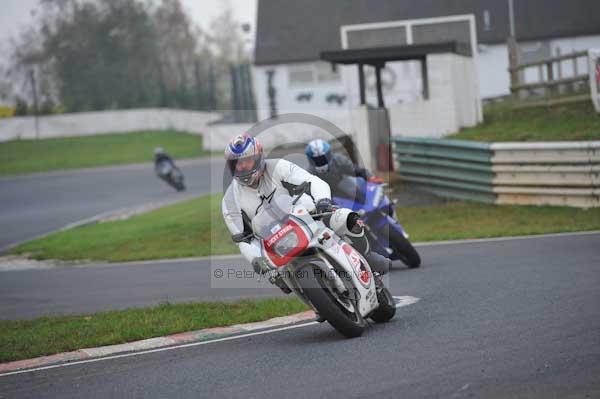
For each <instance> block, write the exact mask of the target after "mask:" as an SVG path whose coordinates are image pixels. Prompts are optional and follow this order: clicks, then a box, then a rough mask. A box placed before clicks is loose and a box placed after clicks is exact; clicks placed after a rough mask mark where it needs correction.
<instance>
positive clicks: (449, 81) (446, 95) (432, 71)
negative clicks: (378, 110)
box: [388, 54, 481, 137]
mask: <svg viewBox="0 0 600 399" xmlns="http://www.w3.org/2000/svg"><path fill="white" fill-rule="evenodd" d="M427 64H428V68H429V92H430V95H429V99H428V100H417V101H413V102H408V103H401V104H391V105H389V106H388V108H389V110H390V120H391V129H392V135H402V136H417V137H442V136H445V135H448V134H450V133H453V132H456V131H457V130H459V129H460V128H461V127H468V126H474V125H476V124H477V122H478V121H479V120H481V114H480V113H479V110H480V104H479V98H478V92H477V85H476V81H475V80H474V79H473V78H472V77H473V76H475V75H474V73H475V64H474V62H473V60H472V59H471V58H468V57H462V56H458V55H455V54H433V55H430V56H428V57H427Z"/></svg>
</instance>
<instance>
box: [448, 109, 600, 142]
mask: <svg viewBox="0 0 600 399" xmlns="http://www.w3.org/2000/svg"><path fill="white" fill-rule="evenodd" d="M447 138H450V139H462V140H477V141H489V142H491V141H562V140H565V141H569V140H600V114H598V113H596V112H595V111H594V107H593V106H592V103H591V101H590V102H585V103H578V104H570V105H564V106H554V107H551V108H532V109H523V110H513V109H512V108H511V104H510V102H505V103H498V104H491V105H488V106H486V107H485V108H484V122H483V123H481V124H479V125H477V126H475V127H472V128H466V129H462V130H461V131H460V132H458V133H456V134H453V135H451V136H448V137H447Z"/></svg>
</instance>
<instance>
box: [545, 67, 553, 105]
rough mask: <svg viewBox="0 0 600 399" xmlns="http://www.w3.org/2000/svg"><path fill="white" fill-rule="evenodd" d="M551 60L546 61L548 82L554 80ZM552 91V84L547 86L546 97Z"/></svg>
mask: <svg viewBox="0 0 600 399" xmlns="http://www.w3.org/2000/svg"><path fill="white" fill-rule="evenodd" d="M552 66H553V65H552V61H550V62H547V63H546V69H547V70H548V82H549V83H550V82H552V81H553V80H554V69H553V68H552ZM552 93H554V86H547V97H549V96H551V95H552Z"/></svg>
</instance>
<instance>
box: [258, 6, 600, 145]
mask: <svg viewBox="0 0 600 399" xmlns="http://www.w3.org/2000/svg"><path fill="white" fill-rule="evenodd" d="M514 3H515V27H516V35H517V40H518V42H519V45H520V50H521V62H528V61H534V60H538V59H541V58H547V57H549V56H551V55H555V54H557V53H561V54H566V53H570V52H574V51H579V50H584V49H588V48H592V47H600V23H599V22H598V21H599V19H598V16H599V15H600V1H597V0H516V1H515V2H514ZM467 16H471V18H472V21H473V24H472V25H468V24H466V25H465V24H464V23H463V24H461V22H462V20H461V18H463V17H467ZM448 17H450V18H448ZM440 18H441V19H440ZM456 18H458V19H456ZM463 19H464V18H463ZM459 20H460V21H459ZM418 21H435V22H436V23H433V24H422V23H420V22H419V23H417V22H418ZM442 21H445V23H438V22H442ZM470 28H471V29H473V32H470V31H469V29H470ZM508 32H509V18H508V2H507V1H506V0H459V1H447V0H428V1H424V0H419V1H417V0H412V1H408V0H378V1H368V0H327V1H318V0H302V1H298V0H259V3H258V17H257V38H256V51H255V67H254V70H253V79H254V91H255V95H256V100H257V107H258V117H259V119H264V118H267V117H269V116H270V115H272V114H273V113H274V112H276V113H281V112H290V111H293V112H310V113H313V114H316V115H322V116H325V117H327V116H328V115H337V116H339V115H344V113H343V112H340V111H343V110H350V109H352V108H354V107H356V106H357V105H358V104H359V95H358V84H357V80H358V78H357V68H356V67H355V66H342V67H339V68H337V69H336V70H332V68H331V66H330V65H329V64H328V63H325V62H322V61H320V53H321V52H323V51H329V50H339V49H346V48H366V47H384V46H398V45H407V44H424V43H432V42H443V41H448V40H455V41H459V42H464V43H467V44H469V42H472V41H473V39H474V43H471V44H473V45H474V49H475V54H474V60H475V65H476V75H477V76H478V81H477V82H476V84H477V85H478V90H479V96H480V98H483V99H487V98H494V97H499V96H504V95H508V94H509V74H508V71H507V69H508V51H507V46H506V39H507V36H508ZM583 61H584V60H581V63H580V64H579V65H577V66H574V65H572V64H568V65H564V67H563V68H562V70H561V71H560V73H561V75H562V77H568V76H572V75H573V74H577V73H580V74H581V73H584V72H585V71H586V70H587V66H586V65H585V63H584V62H583ZM366 72H367V79H366V87H367V103H370V104H373V105H374V104H376V99H375V89H374V76H373V75H374V73H373V71H372V70H370V69H368V70H367V71H366ZM529 74H530V75H527V76H525V80H526V81H530V80H532V79H533V80H536V79H537V74H536V71H530V72H529ZM382 80H383V86H384V96H385V102H386V105H387V106H388V108H390V114H391V120H392V126H391V129H392V134H400V133H402V134H405V132H404V131H403V130H402V126H401V121H397V122H395V118H394V114H393V108H394V105H395V104H404V105H406V104H410V103H413V102H418V101H422V100H423V99H422V98H421V93H422V79H421V70H420V67H419V65H418V63H416V62H401V63H388V64H387V65H386V69H385V70H384V71H383V76H382ZM432 118H435V115H432ZM329 119H332V118H331V117H330V118H329ZM341 119H343V117H341ZM396 119H397V118H396ZM341 123H342V125H343V122H341ZM457 127H460V126H457ZM343 128H345V126H343ZM427 128H429V127H427ZM408 133H410V132H408ZM447 133H451V132H450V131H444V132H437V133H435V134H433V135H444V134H447ZM417 134H419V133H417Z"/></svg>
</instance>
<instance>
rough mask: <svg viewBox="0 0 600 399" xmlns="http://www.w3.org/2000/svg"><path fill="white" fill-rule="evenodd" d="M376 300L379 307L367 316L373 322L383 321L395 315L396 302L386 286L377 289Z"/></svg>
mask: <svg viewBox="0 0 600 399" xmlns="http://www.w3.org/2000/svg"><path fill="white" fill-rule="evenodd" d="M377 300H378V301H379V307H378V308H377V309H375V310H374V311H373V313H371V315H370V316H369V317H370V318H371V319H372V320H373V321H374V322H375V323H385V322H388V321H390V320H391V319H392V318H393V317H394V316H395V315H396V303H395V302H394V297H393V296H392V293H391V292H390V290H388V289H387V288H386V287H383V288H382V289H378V291H377Z"/></svg>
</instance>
